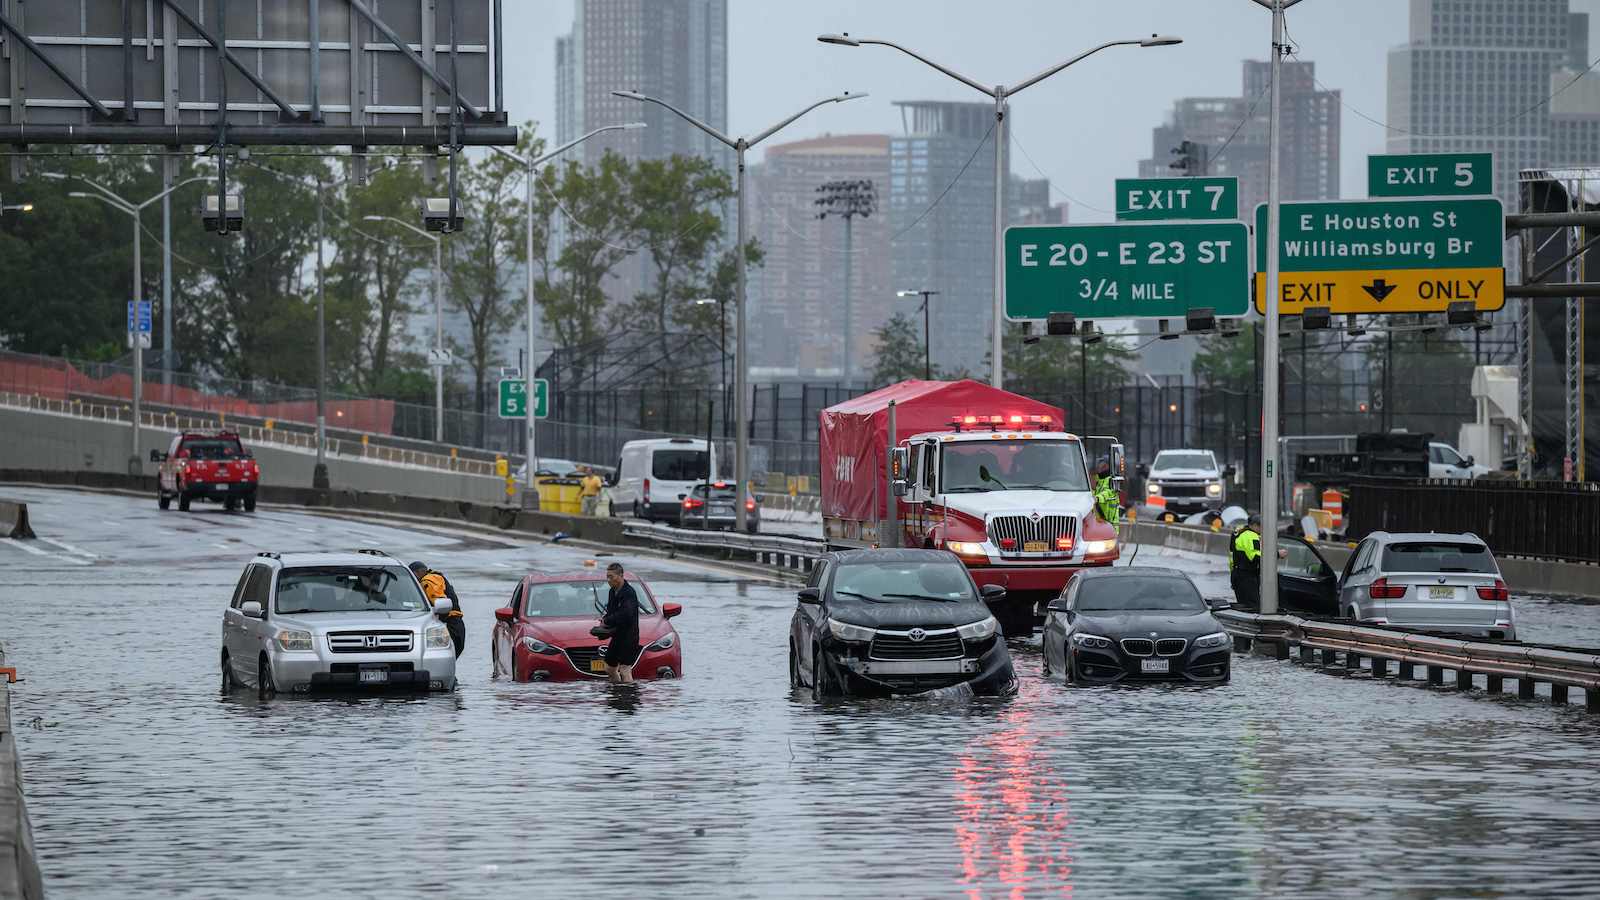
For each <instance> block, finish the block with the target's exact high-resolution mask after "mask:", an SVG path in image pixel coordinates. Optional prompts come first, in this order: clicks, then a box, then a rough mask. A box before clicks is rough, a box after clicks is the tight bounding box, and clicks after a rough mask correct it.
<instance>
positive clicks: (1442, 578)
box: [1439, 575, 1444, 584]
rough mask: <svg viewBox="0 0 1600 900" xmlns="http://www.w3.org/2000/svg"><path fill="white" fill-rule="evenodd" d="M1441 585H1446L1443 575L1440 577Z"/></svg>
mask: <svg viewBox="0 0 1600 900" xmlns="http://www.w3.org/2000/svg"><path fill="white" fill-rule="evenodd" d="M1439 583H1440V584H1444V576H1443V575H1440V576H1439Z"/></svg>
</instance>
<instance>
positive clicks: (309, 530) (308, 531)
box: [294, 525, 317, 534]
mask: <svg viewBox="0 0 1600 900" xmlns="http://www.w3.org/2000/svg"><path fill="white" fill-rule="evenodd" d="M294 530H295V531H298V532H300V533H301V534H316V533H317V530H316V529H315V528H301V527H299V526H298V525H297V526H295V529H294Z"/></svg>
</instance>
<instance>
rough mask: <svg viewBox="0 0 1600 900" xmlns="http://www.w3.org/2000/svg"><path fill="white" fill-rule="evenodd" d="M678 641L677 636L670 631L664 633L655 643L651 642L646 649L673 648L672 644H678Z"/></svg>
mask: <svg viewBox="0 0 1600 900" xmlns="http://www.w3.org/2000/svg"><path fill="white" fill-rule="evenodd" d="M677 642H678V639H677V637H675V636H674V635H673V634H672V633H671V632H668V633H666V634H664V635H662V636H661V637H659V638H657V639H656V640H655V641H654V642H653V643H651V644H650V646H648V647H646V648H645V649H646V650H671V649H672V645H673V644H676V643H677Z"/></svg>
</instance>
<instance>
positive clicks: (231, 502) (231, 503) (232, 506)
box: [222, 497, 239, 512]
mask: <svg viewBox="0 0 1600 900" xmlns="http://www.w3.org/2000/svg"><path fill="white" fill-rule="evenodd" d="M222 508H223V509H226V510H227V511H228V512H233V511H234V510H236V509H238V508H239V501H238V499H237V498H235V497H229V498H228V499H226V500H224V501H222Z"/></svg>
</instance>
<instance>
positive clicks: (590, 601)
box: [522, 581, 656, 619]
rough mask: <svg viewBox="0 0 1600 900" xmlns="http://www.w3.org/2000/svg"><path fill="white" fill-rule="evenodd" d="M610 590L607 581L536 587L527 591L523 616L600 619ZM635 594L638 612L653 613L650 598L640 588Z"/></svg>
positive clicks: (653, 605)
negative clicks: (589, 617) (637, 601)
mask: <svg viewBox="0 0 1600 900" xmlns="http://www.w3.org/2000/svg"><path fill="white" fill-rule="evenodd" d="M610 593H611V588H610V587H609V586H608V585H607V584H606V583H605V582H604V581H562V582H555V583H552V584H536V585H533V586H532V587H530V588H529V589H528V599H527V600H525V601H523V603H522V615H523V616H524V617H526V618H530V619H539V618H546V617H553V616H596V617H598V616H600V615H602V614H603V613H605V611H606V598H607V597H608V596H610ZM633 593H634V595H635V596H637V597H638V598H639V611H640V612H644V613H654V612H655V611H656V607H655V604H653V603H651V602H650V595H649V594H648V593H646V592H645V590H644V589H643V588H641V587H639V586H638V585H634V586H633Z"/></svg>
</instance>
